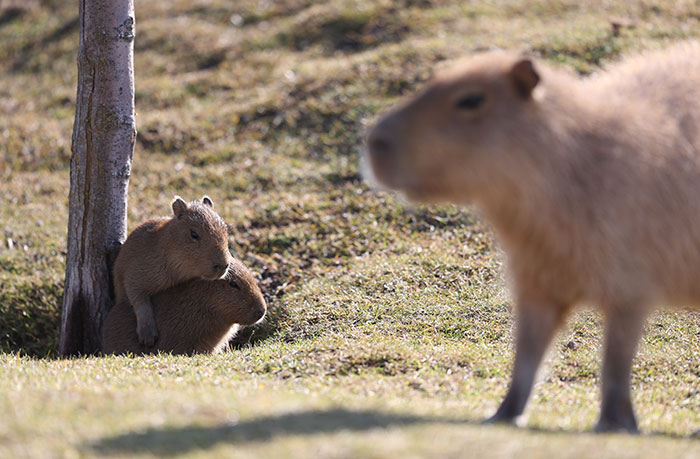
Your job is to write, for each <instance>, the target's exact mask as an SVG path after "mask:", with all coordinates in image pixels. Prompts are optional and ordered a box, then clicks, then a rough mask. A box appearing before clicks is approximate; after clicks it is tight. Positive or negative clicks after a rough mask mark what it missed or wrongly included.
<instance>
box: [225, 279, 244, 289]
mask: <svg viewBox="0 0 700 459" xmlns="http://www.w3.org/2000/svg"><path fill="white" fill-rule="evenodd" d="M228 285H230V286H231V287H233V288H235V289H236V290H240V289H241V287H239V285H238V284H237V283H236V281H232V280H230V281H228Z"/></svg>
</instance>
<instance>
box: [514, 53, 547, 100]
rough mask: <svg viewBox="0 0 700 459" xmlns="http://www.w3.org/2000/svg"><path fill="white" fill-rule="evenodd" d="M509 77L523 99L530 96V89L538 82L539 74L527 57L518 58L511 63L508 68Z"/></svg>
mask: <svg viewBox="0 0 700 459" xmlns="http://www.w3.org/2000/svg"><path fill="white" fill-rule="evenodd" d="M510 78H511V81H512V82H513V85H514V86H515V90H516V91H517V92H518V94H519V95H520V96H522V97H523V98H525V99H529V98H530V97H531V96H532V91H533V90H534V89H535V86H537V83H539V82H540V76H539V74H538V73H537V71H536V70H535V66H534V65H533V64H532V61H531V60H530V59H527V58H523V59H520V60H519V61H518V62H516V63H515V64H514V65H513V67H512V68H511V69H510Z"/></svg>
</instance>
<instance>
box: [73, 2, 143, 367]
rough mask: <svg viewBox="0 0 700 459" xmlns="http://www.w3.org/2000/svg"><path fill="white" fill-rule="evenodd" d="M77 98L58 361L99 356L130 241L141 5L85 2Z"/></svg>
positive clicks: (82, 5) (82, 16)
mask: <svg viewBox="0 0 700 459" xmlns="http://www.w3.org/2000/svg"><path fill="white" fill-rule="evenodd" d="M79 14H80V48H79V51H78V95H77V104H76V112H75V122H74V125H73V145H72V156H71V165H70V197H69V218H68V252H67V256H66V279H65V290H64V294H63V310H62V315H61V336H60V340H59V353H60V354H61V355H63V356H67V355H78V354H83V355H84V354H92V353H95V352H97V351H99V349H100V327H101V326H102V321H103V319H104V317H105V316H106V314H107V312H108V311H109V309H110V308H111V306H112V295H113V293H112V290H113V289H112V281H111V264H112V263H113V261H114V258H115V257H116V254H117V253H118V250H119V248H120V247H121V244H122V243H123V242H124V239H125V238H126V204H127V190H128V186H129V176H130V174H131V162H132V159H133V153H134V142H135V140H136V128H135V126H136V124H135V119H134V71H133V52H134V46H133V40H134V2H133V0H80V7H79Z"/></svg>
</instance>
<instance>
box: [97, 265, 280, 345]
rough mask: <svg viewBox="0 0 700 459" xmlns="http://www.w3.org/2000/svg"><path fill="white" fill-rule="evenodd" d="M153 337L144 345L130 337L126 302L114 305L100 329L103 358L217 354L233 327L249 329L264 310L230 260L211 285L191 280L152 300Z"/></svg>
mask: <svg viewBox="0 0 700 459" xmlns="http://www.w3.org/2000/svg"><path fill="white" fill-rule="evenodd" d="M153 305H154V309H153V312H154V316H155V320H156V322H157V323H158V331H159V336H158V339H157V340H156V342H155V344H154V345H153V346H144V345H143V344H141V343H140V342H139V339H138V336H137V334H136V316H135V315H134V311H133V308H132V307H131V305H130V304H129V302H128V301H124V302H122V303H120V304H117V305H116V306H114V307H113V308H112V310H111V311H110V312H109V314H108V315H107V318H106V319H105V322H104V324H103V326H102V352H104V353H105V354H126V353H132V354H146V353H154V352H158V351H162V352H171V353H173V354H195V353H212V352H218V351H220V350H221V349H222V348H223V347H224V346H225V345H226V343H228V341H229V340H230V339H231V338H232V337H233V336H234V335H235V333H236V331H237V330H238V326H239V325H252V324H254V323H256V322H258V321H259V320H261V319H262V318H263V317H264V316H265V312H266V305H265V300H264V299H263V296H262V293H261V292H260V288H259V287H258V285H257V283H256V281H255V278H254V277H253V275H252V274H251V273H250V271H248V269H246V267H245V266H243V264H241V262H239V261H238V260H235V259H232V260H231V263H230V265H229V269H228V272H227V273H226V275H225V276H224V277H223V278H221V279H217V280H201V279H197V280H192V281H189V282H185V283H182V284H178V285H176V286H174V287H170V288H169V289H167V290H165V291H163V292H160V293H158V294H156V295H154V296H153Z"/></svg>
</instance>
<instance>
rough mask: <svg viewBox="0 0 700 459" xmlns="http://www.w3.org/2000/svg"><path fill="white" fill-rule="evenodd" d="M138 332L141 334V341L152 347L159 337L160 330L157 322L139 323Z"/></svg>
mask: <svg viewBox="0 0 700 459" xmlns="http://www.w3.org/2000/svg"><path fill="white" fill-rule="evenodd" d="M136 333H137V334H138V335H139V343H141V344H143V345H144V346H147V347H151V346H153V345H154V344H155V343H156V340H157V339H158V330H157V329H156V326H155V324H150V323H149V324H139V326H138V327H137V330H136Z"/></svg>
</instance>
